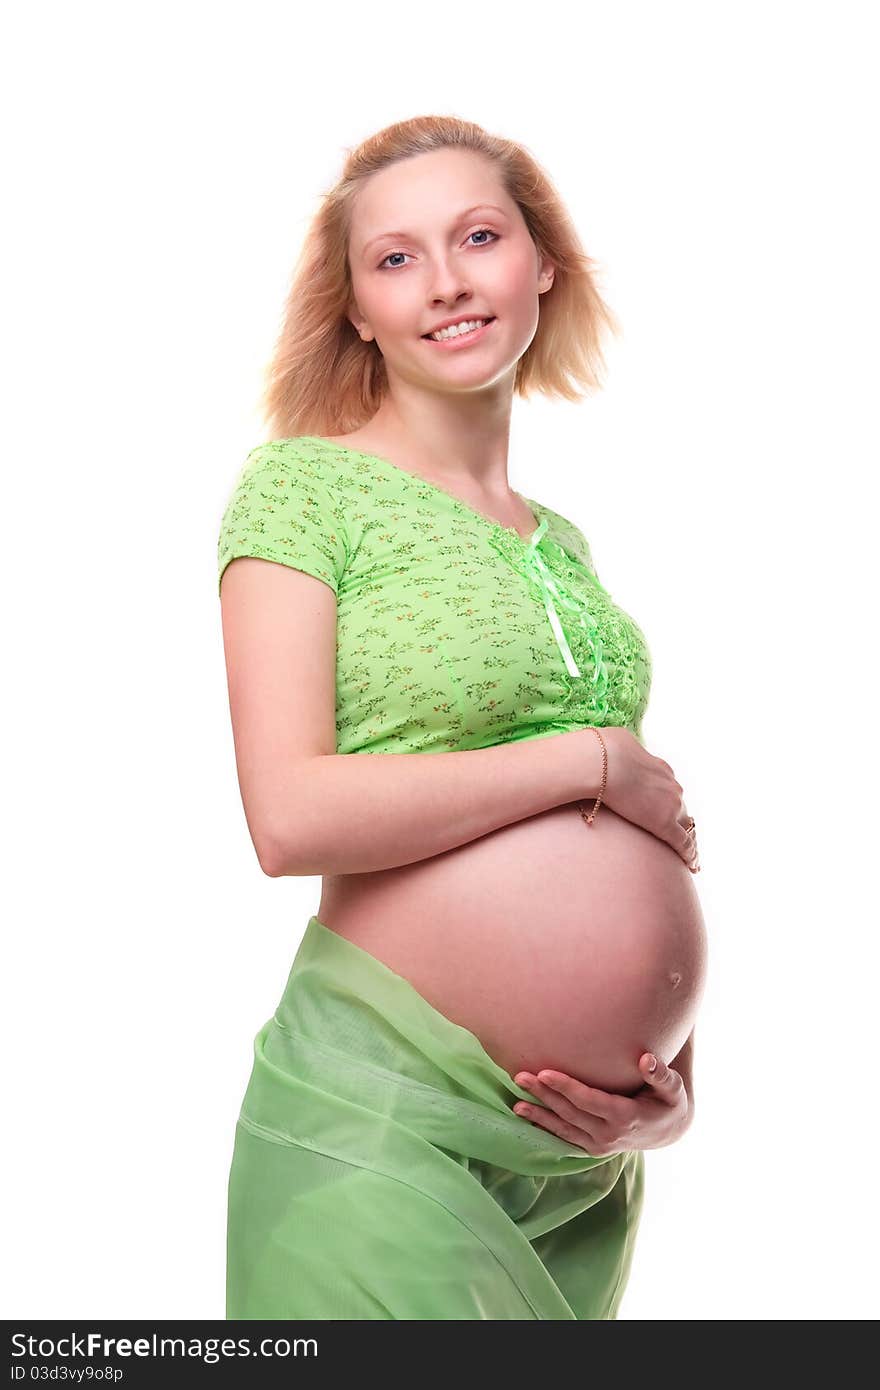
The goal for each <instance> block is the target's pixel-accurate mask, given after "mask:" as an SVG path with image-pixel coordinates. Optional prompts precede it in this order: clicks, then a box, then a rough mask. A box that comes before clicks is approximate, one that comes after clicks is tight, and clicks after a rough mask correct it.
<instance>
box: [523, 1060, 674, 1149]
mask: <svg viewBox="0 0 880 1390" xmlns="http://www.w3.org/2000/svg"><path fill="white" fill-rule="evenodd" d="M652 1061H653V1057H652V1055H651V1053H650V1052H643V1053H642V1056H641V1057H640V1058H639V1071H640V1072H641V1074H642V1076H643V1077H644V1078H645V1082H646V1086H645V1088H644V1089H643V1090H641V1091H638V1092H636V1094H635V1095H634V1096H621V1095H617V1094H615V1093H614V1092H612V1091H600V1090H597V1089H596V1087H595V1086H587V1085H585V1084H584V1082H583V1081H578V1080H577V1079H576V1078H575V1077H573V1076H566V1074H565V1072H561V1071H546V1070H545V1071H539V1072H538V1074H537V1076H533V1075H532V1073H531V1072H527V1071H518V1072H517V1074H516V1076H515V1077H514V1078H513V1079H514V1081H515V1082H516V1083H517V1085H518V1086H521V1087H522V1089H523V1090H524V1091H531V1092H532V1094H533V1095H534V1096H535V1098H536V1100H540V1101H542V1102H543V1105H528V1104H527V1103H526V1102H525V1101H517V1103H516V1104H515V1105H514V1107H513V1109H514V1112H515V1113H516V1114H517V1115H522V1116H523V1117H524V1118H525V1119H527V1120H531V1121H533V1123H534V1124H536V1125H540V1126H541V1128H542V1129H549V1130H550V1132H551V1133H552V1134H558V1135H559V1138H560V1139H564V1140H565V1141H566V1143H567V1144H575V1145H577V1147H578V1148H581V1149H585V1150H586V1152H587V1153H588V1154H592V1155H593V1156H594V1157H595V1158H607V1157H608V1156H609V1155H610V1154H616V1153H624V1152H626V1151H628V1150H630V1149H662V1148H665V1146H666V1145H667V1144H674V1143H675V1141H676V1140H677V1139H680V1138H681V1136H682V1135H683V1134H684V1132H685V1130H686V1129H687V1128H688V1125H689V1124H690V1121H691V1118H692V1113H691V1107H690V1103H689V1101H688V1095H687V1091H686V1090H685V1084H684V1080H683V1078H682V1076H681V1074H680V1073H679V1072H677V1071H674V1070H673V1068H672V1067H669V1066H665V1065H664V1064H663V1062H661V1061H660V1059H659V1058H658V1059H657V1066H656V1069H655V1070H654V1071H653V1072H651V1071H649V1070H648V1068H649V1066H650V1064H651V1062H652ZM544 1106H549V1109H545V1108H544Z"/></svg>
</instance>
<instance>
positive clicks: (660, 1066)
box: [639, 1052, 684, 1104]
mask: <svg viewBox="0 0 880 1390" xmlns="http://www.w3.org/2000/svg"><path fill="white" fill-rule="evenodd" d="M655 1060H656V1063H657V1065H656V1068H655V1070H654V1071H650V1070H649V1068H650V1065H651V1062H653V1061H655ZM639 1066H640V1068H641V1071H642V1075H643V1076H644V1078H645V1080H646V1081H647V1082H649V1083H650V1085H651V1086H653V1087H654V1090H655V1091H657V1092H658V1093H659V1095H660V1097H661V1098H662V1099H663V1100H668V1101H669V1102H670V1104H674V1103H675V1101H676V1100H677V1099H678V1095H679V1092H680V1091H681V1088H682V1086H683V1085H684V1081H683V1080H682V1078H681V1075H680V1074H679V1073H678V1072H677V1071H675V1069H674V1068H673V1067H668V1066H667V1065H666V1063H665V1062H661V1060H660V1058H659V1057H657V1058H656V1059H655V1058H654V1055H653V1053H651V1052H643V1053H642V1055H641V1057H640V1058H639Z"/></svg>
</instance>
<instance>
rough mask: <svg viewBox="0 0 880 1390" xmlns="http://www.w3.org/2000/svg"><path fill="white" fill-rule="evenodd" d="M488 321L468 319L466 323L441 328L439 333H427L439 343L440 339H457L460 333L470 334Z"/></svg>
mask: <svg viewBox="0 0 880 1390" xmlns="http://www.w3.org/2000/svg"><path fill="white" fill-rule="evenodd" d="M488 322H489V320H488V319H469V320H468V321H467V322H466V323H454V324H453V325H452V327H451V328H441V329H440V331H439V333H429V334H428V337H429V338H433V339H434V340H435V341H437V342H439V341H440V339H441V338H458V337H459V336H460V335H461V334H462V333H472V332H473V330H474V329H475V328H482V326H483V324H484V323H488Z"/></svg>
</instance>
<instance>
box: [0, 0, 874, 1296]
mask: <svg viewBox="0 0 880 1390" xmlns="http://www.w3.org/2000/svg"><path fill="white" fill-rule="evenodd" d="M872 11H873V7H872V6H870V5H868V4H855V3H849V4H847V3H839V0H838V3H836V4H834V5H833V6H832V5H831V4H804V3H798V4H795V3H790V4H789V3H773V0H762V3H760V4H758V3H743V0H737V3H736V4H733V3H728V4H714V5H706V4H699V3H666V4H663V5H655V4H652V3H638V4H632V3H630V4H626V5H612V4H610V3H606V4H589V3H583V0H582V2H581V3H579V4H562V3H557V4H556V5H554V6H551V7H543V8H542V7H540V6H538V7H536V6H533V5H532V6H525V5H523V6H522V7H521V8H516V7H514V8H513V9H511V7H510V5H507V6H505V7H504V8H503V9H501V8H499V6H498V5H497V4H492V5H488V6H484V7H475V6H464V7H462V6H456V5H449V6H427V7H423V6H420V7H413V6H393V5H390V6H389V5H378V4H370V3H367V4H361V5H359V6H358V7H357V8H355V7H354V6H353V5H343V4H340V3H339V2H338V0H337V3H335V4H334V5H333V6H326V5H324V6H304V7H302V6H297V7H294V6H293V5H292V4H267V3H263V4H261V3H255V0H251V2H250V3H248V5H247V6H245V5H226V6H217V5H208V4H194V3H185V0H184V2H181V0H177V2H176V3H175V4H174V5H171V4H158V3H151V4H149V5H122V6H120V5H110V4H107V5H97V4H87V3H86V4H80V5H77V6H62V5H60V4H54V5H47V4H43V5H41V4H33V5H30V6H28V7H26V8H25V7H23V6H20V7H18V9H17V12H16V14H15V17H14V18H13V19H10V20H7V25H6V39H7V41H6V43H5V45H4V49H5V52H4V56H3V58H2V78H3V80H2V83H0V90H2V94H3V95H2V102H3V107H4V108H5V109H4V112H3V114H4V116H5V118H6V119H5V122H4V129H6V131H7V141H6V154H5V164H6V171H5V178H4V186H5V189H6V193H7V197H8V199H9V201H8V202H7V212H6V214H5V216H4V219H3V238H4V242H5V247H4V253H3V256H2V268H3V277H4V286H3V304H4V311H3V321H4V329H3V343H4V348H3V351H4V363H3V381H4V387H5V391H4V396H5V399H6V404H5V409H4V413H3V423H2V430H3V435H4V448H3V455H4V478H5V480H4V486H3V494H4V504H5V505H4V507H3V516H2V531H3V542H4V543H3V545H2V556H3V565H4V575H3V580H4V582H3V595H4V601H5V614H4V619H3V633H4V643H3V645H4V647H5V648H6V653H5V654H6V657H7V660H8V665H7V678H6V680H5V682H4V683H3V687H2V688H3V698H4V704H5V713H4V719H3V726H4V733H5V739H4V744H5V752H4V764H5V766H4V773H5V776H4V784H5V788H6V795H5V797H4V798H3V803H4V805H3V811H4V827H3V845H4V849H5V852H6V867H5V871H4V874H3V888H4V899H5V910H4V914H3V915H4V919H5V928H4V947H5V958H6V969H5V971H4V991H3V999H4V1007H3V1025H4V1030H5V1045H4V1050H3V1056H4V1062H5V1078H6V1079H5V1086H4V1091H5V1104H4V1109H5V1112H6V1119H7V1123H8V1126H9V1129H8V1135H7V1141H6V1144H5V1146H4V1160H5V1162H4V1167H5V1179H4V1182H3V1196H4V1199H5V1210H4V1212H3V1231H4V1246H5V1253H6V1257H7V1258H6V1262H5V1266H6V1267H5V1271H4V1287H3V1290H2V1298H3V1312H4V1316H6V1317H29V1318H72V1317H77V1318H82V1317H85V1316H89V1317H91V1318H93V1319H94V1318H102V1319H110V1318H144V1319H149V1318H188V1317H193V1318H202V1317H205V1318H222V1317H223V1300H224V1258H225V1200H226V1182H227V1174H228V1166H229V1160H230V1157H231V1151H232V1140H233V1130H234V1124H235V1119H236V1116H237V1113H238V1107H239V1104H240V1102H241V1098H242V1095H243V1092H244V1088H245V1085H246V1083H247V1079H248V1075H249V1072H250V1066H251V1060H252V1053H251V1046H252V1039H253V1035H254V1034H255V1033H256V1031H257V1029H258V1027H259V1026H260V1025H261V1024H262V1023H263V1022H264V1021H265V1019H266V1018H268V1017H269V1016H270V1014H271V1012H272V1009H273V1008H274V1006H275V1004H276V1002H277V999H278V997H279V995H280V991H281V989H282V987H283V985H284V982H285V980H286V978H287V972H288V969H289V966H290V963H291V960H292V958H293V955H294V953H295V950H296V947H297V945H298V943H299V940H300V938H301V935H302V932H303V930H304V928H305V924H306V920H307V918H308V916H309V915H310V913H312V912H314V911H316V909H317V903H318V898H319V889H320V883H319V881H318V880H315V879H308V880H297V879H269V878H267V877H265V876H264V875H263V874H262V873H261V871H260V868H259V865H258V863H257V860H256V856H255V854H254V851H253V848H252V845H251V843H250V839H249V837H248V833H247V827H246V824H245V821H244V815H243V811H242V807H241V802H240V796H239V791H238V784H237V779H236V772H235V763H234V755H233V747H232V733H231V725H230V721H229V711H228V704H227V692H226V684H225V669H224V659H223V650H222V634H221V627H220V605H219V599H218V596H217V585H216V541H217V531H218V527H219V520H220V515H221V512H222V509H223V506H224V505H225V501H226V497H227V495H228V492H229V489H230V487H231V485H232V482H233V480H234V478H235V476H236V475H237V473H238V470H239V468H240V467H241V463H242V461H243V458H244V456H245V454H246V453H247V452H248V451H249V450H250V449H251V448H252V447H253V446H254V444H256V443H257V442H259V441H260V440H261V439H262V438H263V437H264V436H263V427H262V423H261V421H260V420H259V419H258V416H257V413H256V407H257V398H258V393H259V389H260V386H261V373H262V370H263V366H264V364H265V362H266V360H267V358H268V356H269V353H270V350H271V347H272V343H273V341H274V335H275V332H276V329H277V326H278V323H279V321H280V314H281V308H282V303H283V297H284V294H285V290H286V286H287V281H288V277H289V275H290V272H291V268H292V265H293V262H294V259H295V256H296V254H297V252H298V249H299V246H300V244H301V240H302V237H303V235H304V232H305V229H306V227H307V225H308V222H309V219H310V218H311V216H312V215H313V213H314V212H315V210H316V208H317V203H318V199H319V197H320V195H321V194H322V192H323V191H324V190H326V189H328V188H329V187H330V186H331V185H332V183H333V181H334V180H335V178H336V176H337V174H338V172H339V169H340V166H341V164H342V161H343V159H344V155H345V152H346V150H347V149H349V148H352V147H353V146H355V145H356V144H357V143H358V142H359V141H360V140H362V139H363V138H364V137H365V136H367V135H368V134H370V133H372V132H374V131H375V130H378V129H380V128H381V127H382V126H384V125H387V124H389V123H390V122H392V121H395V120H399V119H404V118H407V117H410V116H414V115H418V114H426V113H431V112H436V113H445V114H457V115H461V116H464V117H466V118H468V119H471V120H474V121H477V122H479V123H481V124H483V125H485V126H486V127H487V128H488V129H489V130H491V131H495V132H497V133H500V134H503V135H506V136H509V137H512V138H514V139H517V140H520V141H521V142H522V143H524V144H525V145H526V146H527V147H528V148H529V150H530V151H531V152H532V153H533V154H534V155H535V157H536V158H537V159H538V160H539V162H540V163H541V164H542V165H543V166H544V167H545V169H546V170H547V171H548V173H549V174H550V176H551V177H552V178H553V180H554V181H555V182H556V184H557V186H558V188H559V189H560V191H561V193H562V195H563V197H564V199H565V200H566V202H567V205H568V206H569V208H570V210H571V212H572V215H573V217H574V219H575V222H576V224H577V226H578V228H579V231H580V233H581V236H582V238H583V240H584V243H585V246H586V248H587V250H588V252H589V253H590V254H591V255H592V256H593V257H595V258H596V260H597V261H598V263H599V265H600V268H601V273H602V285H603V288H604V293H605V296H606V298H607V299H608V301H609V303H610V304H611V306H612V307H613V309H614V310H615V312H616V313H617V315H618V316H619V318H620V319H621V321H622V325H623V328H624V334H623V337H622V338H621V339H620V340H618V341H617V342H614V341H611V342H610V343H609V346H608V360H609V373H608V384H607V386H606V389H605V390H604V392H603V393H602V394H601V395H599V396H596V397H594V398H593V399H591V400H590V401H588V402H585V403H583V404H580V405H573V404H572V405H569V404H562V403H549V402H541V401H536V402H534V403H523V402H519V401H518V402H517V403H516V404H515V406H514V420H513V431H512V436H513V438H512V451H511V461H510V463H511V466H510V477H511V482H512V484H513V486H515V487H517V488H518V489H520V490H521V491H524V492H525V493H527V494H528V495H531V496H537V497H538V498H540V499H541V500H542V501H543V502H545V503H546V504H547V505H550V506H554V507H556V508H557V509H558V510H560V511H562V512H563V513H565V514H566V515H569V516H571V517H572V518H573V519H574V520H576V521H577V522H578V524H580V525H581V526H582V528H583V529H584V531H585V533H586V534H587V536H588V538H589V540H590V543H591V545H592V549H593V555H594V559H595V562H596V565H597V568H598V571H599V573H600V575H601V577H602V580H603V583H604V584H605V586H606V587H607V588H609V589H610V590H611V591H612V593H613V594H614V596H615V598H616V600H617V601H618V602H619V603H620V604H621V605H622V607H624V608H625V609H626V610H628V611H630V612H632V613H633V615H634V616H635V617H636V618H637V620H638V622H639V623H640V625H641V626H642V627H643V629H644V630H645V632H646V633H647V634H648V635H649V643H650V646H651V649H652V653H653V657H654V678H653V688H652V695H651V703H650V706H649V709H648V713H647V715H646V718H645V723H644V730H643V732H644V736H645V740H646V744H647V747H648V748H649V749H650V750H651V751H652V752H654V753H656V754H658V755H659V756H662V757H664V758H665V759H666V760H667V761H669V762H670V763H671V764H672V766H673V768H674V770H675V772H676V775H677V776H678V778H679V780H680V781H681V782H682V784H683V786H684V788H685V792H686V799H687V804H688V809H689V810H690V811H691V813H692V814H693V815H694V816H695V817H696V820H697V823H698V829H699V836H700V848H701V859H702V865H703V872H702V873H701V875H700V876H699V877H698V878H697V879H696V880H695V882H696V885H697V888H698V891H699V894H700V898H701V902H702V905H703V910H704V914H705V917H706V920H707V925H708V927H709V933H710V952H711V956H710V980H709V984H708V986H707V992H706V995H705V997H704V1002H703V1008H702V1013H701V1017H700V1020H699V1022H698V1024H697V1032H696V1075H695V1091H696V1104H697V1121H696V1123H695V1125H694V1127H693V1128H692V1129H691V1130H690V1131H689V1132H688V1134H687V1135H686V1136H685V1138H684V1139H683V1140H682V1141H681V1142H680V1143H678V1144H676V1145H673V1146H670V1147H668V1148H665V1149H662V1150H655V1151H651V1152H649V1153H648V1154H647V1155H646V1159H647V1189H646V1204H645V1211H644V1216H643V1221H642V1226H641V1229H640V1233H639V1240H638V1248H637V1252H636V1256H635V1260H634V1265H633V1270H632V1275H631V1279H630V1283H629V1286H628V1290H627V1293H626V1296H625V1299H624V1303H623V1306H622V1309H621V1314H620V1316H621V1318H624V1319H737V1320H741V1319H782V1318H785V1319H825V1318H831V1319H845V1318H869V1317H875V1316H876V1315H877V1311H878V1308H877V1302H878V1301H877V1298H876V1294H875V1289H876V1279H875V1263H876V1261H875V1251H876V1244H877V1234H878V1233H877V1225H876V1221H877V1216H876V1213H877V1202H876V1198H875V1186H876V1180H875V1165H876V1161H877V1159H876V1154H877V1148H876V1140H877V1123H876V1108H877V1102H876V1096H877V1089H878V1088H877V1071H878V1067H880V1049H878V1048H877V1047H876V1046H875V1029H874V1027H873V1020H874V1019H875V1018H876V980H877V967H878V958H877V946H876V939H877V927H878V914H877V912H876V905H875V882H876V877H877V873H876V868H877V854H876V849H875V842H876V837H877V808H876V785H877V762H876V757H875V744H876V727H875V710H876V705H877V662H876V648H877V626H876V617H875V614H876V597H877V591H876V586H875V569H874V556H873V555H872V553H871V551H872V542H873V541H874V539H875V532H876V525H877V514H876V511H875V510H873V508H869V495H870V494H869V489H870V487H871V485H872V484H873V483H874V481H875V475H876V473H877V463H878V448H877V444H878V430H877V413H878V399H877V389H876V379H877V371H878V354H877V332H878V329H877V322H878V308H880V295H878V272H877V247H878V244H880V235H878V233H880V228H878V223H877V218H876V215H875V211H874V208H873V206H872V194H874V193H875V192H876V174H875V164H874V157H875V155H876V140H875V139H872V129H873V132H874V133H876V125H877V117H878V112H877V109H876V95H875V94H876V49H875V48H874V46H873V45H872V44H871V43H870V42H869V20H870V19H871V18H872V17H873V15H872ZM872 93H873V94H872Z"/></svg>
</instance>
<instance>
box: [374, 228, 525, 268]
mask: <svg viewBox="0 0 880 1390" xmlns="http://www.w3.org/2000/svg"><path fill="white" fill-rule="evenodd" d="M472 236H490V237H494V239H495V240H496V241H497V240H498V233H497V232H493V231H492V230H491V229H490V228H489V227H478V228H477V230H476V231H474V232H469V233H468V235H467V238H466V240H468V241H470V239H471V237H472ZM477 245H478V246H491V245H492V243H491V241H480V242H477ZM406 254H407V253H406V251H389V252H388V255H387V256H386V257H385V259H384V260H382V261H380V262H379V265H378V266H377V270H398V269H399V266H396V265H386V264H385V262H386V261H391V260H393V259H394V257H395V256H403V257H404V259H405V258H406Z"/></svg>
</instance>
